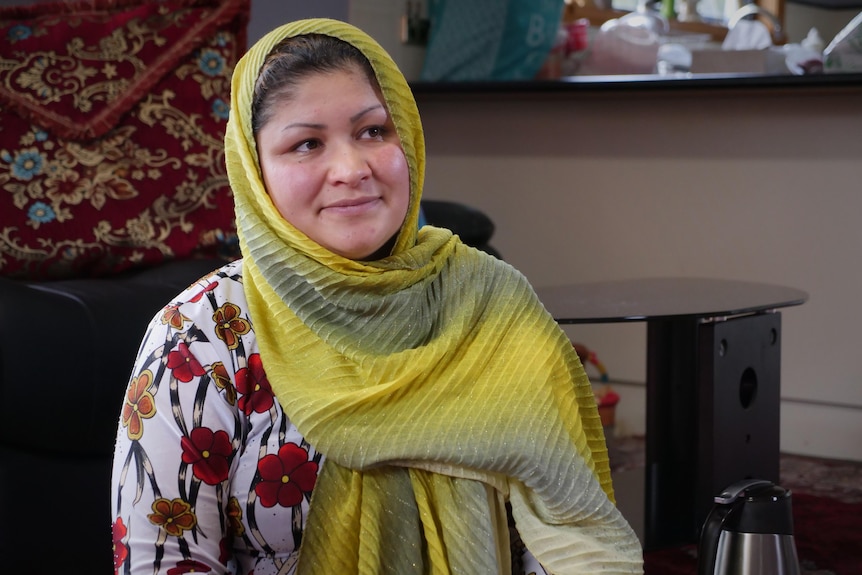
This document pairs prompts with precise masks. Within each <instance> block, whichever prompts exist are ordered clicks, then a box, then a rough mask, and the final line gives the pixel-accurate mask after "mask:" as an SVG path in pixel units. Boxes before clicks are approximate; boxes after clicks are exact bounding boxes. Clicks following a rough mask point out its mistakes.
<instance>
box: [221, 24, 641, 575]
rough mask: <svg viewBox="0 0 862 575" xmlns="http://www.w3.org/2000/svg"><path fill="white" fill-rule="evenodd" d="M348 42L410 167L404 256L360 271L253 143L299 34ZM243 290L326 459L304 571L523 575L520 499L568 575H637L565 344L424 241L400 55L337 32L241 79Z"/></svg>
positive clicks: (525, 293)
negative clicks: (268, 80) (262, 92)
mask: <svg viewBox="0 0 862 575" xmlns="http://www.w3.org/2000/svg"><path fill="white" fill-rule="evenodd" d="M307 33H317V34H325V35H329V36H334V37H336V38H339V39H341V40H344V41H346V42H348V43H350V44H352V45H354V46H356V47H357V48H358V49H359V50H360V51H361V52H362V53H363V54H364V55H365V56H366V57H367V58H368V60H369V61H370V62H371V65H372V67H373V68H374V71H375V74H376V76H377V79H378V81H379V83H380V87H381V89H382V92H383V95H384V99H385V101H386V104H387V107H388V109H389V112H390V114H391V116H392V119H393V121H394V123H395V126H396V130H397V132H398V135H399V137H400V141H401V145H402V148H403V149H404V153H405V155H406V157H407V162H408V164H409V167H410V205H409V208H408V214H407V218H406V220H405V222H404V225H403V227H402V229H401V231H400V233H399V235H398V238H397V241H396V243H395V247H394V248H393V252H392V255H391V256H389V257H386V258H384V259H382V260H379V261H373V262H360V261H353V260H348V259H345V258H343V257H340V256H338V255H336V254H333V253H331V252H329V251H328V250H326V249H324V248H323V247H321V246H319V245H317V244H315V243H314V242H312V241H311V240H310V239H308V238H307V237H306V236H305V235H304V234H302V233H301V232H299V231H298V230H297V229H296V228H294V227H293V226H291V225H290V224H289V223H287V222H286V221H285V220H284V219H283V218H282V217H281V216H280V214H279V213H278V211H277V209H276V208H275V207H274V205H273V204H272V202H271V201H270V198H269V196H268V195H267V192H266V189H265V188H264V185H263V181H262V178H261V173H260V169H259V164H258V156H257V150H256V147H255V140H254V137H253V135H252V130H251V102H252V92H253V87H254V84H255V80H256V78H257V76H258V72H259V71H260V68H261V65H262V64H263V61H264V59H265V58H266V56H267V54H268V53H269V52H270V51H271V50H272V49H273V47H274V46H275V45H276V44H278V43H279V42H280V41H281V40H282V39H284V38H286V37H292V36H297V35H302V34H307ZM225 145H226V155H227V164H228V165H227V167H228V174H229V176H230V181H231V185H232V187H233V190H234V194H235V197H236V213H237V225H238V229H239V236H240V242H241V247H242V250H243V255H244V257H245V259H244V280H243V281H244V286H245V292H246V295H247V297H248V304H249V310H250V314H251V317H252V319H253V321H254V326H255V333H256V336H257V340H258V342H259V346H260V353H261V358H262V360H263V365H264V367H265V369H266V372H267V376H268V378H269V381H270V383H271V385H272V388H273V390H274V391H275V394H276V396H277V397H278V400H279V402H280V403H281V405H282V407H283V408H284V410H285V412H286V414H287V415H288V417H289V418H290V420H291V421H292V422H293V423H294V424H295V425H296V427H297V428H298V429H299V431H300V432H301V433H302V434H303V435H304V436H305V438H306V439H307V440H308V441H309V442H310V443H311V444H312V445H314V446H315V448H316V449H317V450H318V451H320V452H321V453H323V454H324V455H325V456H326V459H325V463H324V466H323V468H322V469H321V472H320V475H319V477H318V480H317V484H316V486H315V488H314V492H313V495H312V501H311V511H310V513H309V517H308V521H307V524H306V527H305V532H304V535H303V542H302V546H301V550H300V558H299V567H298V569H299V573H303V574H304V573H317V574H326V575H333V574H342V573H363V574H365V573H367V574H372V573H373V574H376V573H392V574H397V575H404V574H408V573H417V574H419V573H432V574H449V573H461V574H465V575H479V574H496V573H507V572H508V571H509V561H510V556H509V546H508V534H507V529H506V518H505V510H504V502H505V500H506V498H509V499H510V501H511V503H512V508H513V516H514V517H515V520H516V522H517V526H518V530H519V533H520V534H521V537H522V539H523V540H524V542H525V543H526V545H527V547H528V548H529V549H530V550H531V551H532V552H533V553H534V555H536V556H537V558H538V559H539V560H540V561H541V562H542V564H543V565H544V566H545V567H546V568H548V569H549V570H550V571H551V572H553V573H558V574H568V573H571V574H574V573H578V574H585V573H640V572H641V570H642V567H641V550H640V546H639V543H638V541H637V539H636V537H635V535H634V533H633V531H632V530H631V528H630V527H629V526H628V524H627V523H626V521H625V520H624V519H623V517H622V515H620V513H619V511H618V510H617V509H616V507H615V506H614V504H613V492H612V488H611V481H610V471H609V468H608V458H607V450H606V447H605V443H604V436H603V434H602V428H601V423H600V420H599V417H598V413H597V411H596V406H595V399H594V396H593V392H592V389H591V387H590V383H589V381H588V379H587V377H586V375H585V373H584V370H583V367H582V366H581V364H580V361H579V360H578V358H577V355H576V354H575V353H574V351H573V349H572V346H571V344H570V342H569V341H568V339H567V337H566V336H565V334H564V333H563V332H562V330H560V329H559V327H558V326H557V325H556V323H555V322H554V321H553V319H552V318H551V317H550V315H549V314H548V313H547V312H546V311H545V309H544V308H543V306H542V305H541V304H540V302H539V301H538V300H537V298H536V296H535V294H534V292H533V290H532V289H531V287H530V286H529V284H528V283H527V281H526V280H525V279H524V278H523V276H522V275H521V274H519V273H518V272H517V271H516V270H514V269H513V268H512V267H511V266H509V265H507V264H505V263H503V262H501V261H499V260H497V259H495V258H492V257H490V256H487V255H486V254H484V253H481V252H479V251H477V250H475V249H473V248H470V247H467V246H465V245H464V244H463V243H461V242H460V240H459V239H458V238H457V237H455V236H453V235H452V234H451V233H450V232H448V231H446V230H442V229H437V228H432V227H428V226H426V227H424V228H423V229H422V230H421V232H419V233H418V235H417V232H416V225H417V220H418V213H419V199H420V197H421V192H422V183H423V177H424V162H425V150H424V139H423V133H422V127H421V123H420V120H419V114H418V111H417V107H416V103H415V101H414V99H413V95H412V93H411V91H410V88H409V87H408V85H407V83H406V81H405V80H404V77H403V76H402V75H401V73H400V72H399V71H398V69H397V67H396V65H395V63H394V62H393V61H392V60H391V59H390V57H389V56H388V55H387V54H386V52H385V51H384V50H383V49H382V48H381V47H380V46H379V45H378V44H377V43H375V42H374V41H373V40H372V39H371V38H369V37H368V36H367V35H366V34H364V33H363V32H361V31H360V30H358V29H356V28H354V27H352V26H350V25H347V24H344V23H342V22H337V21H333V20H325V19H315V20H304V21H299V22H294V23H291V24H288V25H285V26H283V27H281V28H278V29H276V30H274V31H273V32H271V33H270V34H268V35H267V36H265V37H264V38H263V39H261V40H260V41H259V42H258V43H257V44H256V45H255V46H254V47H253V48H252V49H251V50H250V51H249V52H248V54H247V55H246V56H245V57H243V58H242V60H241V61H240V62H239V64H238V65H237V68H236V70H235V72H234V77H233V84H232V100H231V118H230V122H229V123H228V128H227V135H226V138H225Z"/></svg>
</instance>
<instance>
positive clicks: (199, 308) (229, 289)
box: [156, 259, 248, 323]
mask: <svg viewBox="0 0 862 575" xmlns="http://www.w3.org/2000/svg"><path fill="white" fill-rule="evenodd" d="M242 274H243V265H242V260H241V259H239V260H235V261H232V262H230V263H227V264H225V265H223V266H222V267H220V268H217V269H215V270H213V271H211V272H210V273H208V274H206V275H204V276H202V277H201V278H199V279H197V280H196V281H195V282H193V283H192V284H191V285H189V286H188V287H186V288H185V289H184V290H183V291H181V292H180V293H179V294H177V295H176V296H174V297H173V298H172V299H171V300H170V301H169V302H168V303H167V304H166V305H165V306H164V307H163V308H162V309H161V310H160V311H159V312H158V313H157V315H156V320H159V319H160V318H161V321H162V323H164V317H165V316H166V315H171V314H174V315H176V314H181V316H182V317H183V318H185V319H186V320H191V321H192V322H194V323H201V322H202V323H210V322H212V321H213V314H214V313H216V312H217V310H219V309H223V308H225V306H227V307H230V308H232V309H235V310H236V311H238V312H240V313H238V314H232V315H246V313H247V307H248V306H247V303H246V297H245V290H244V289H243V284H242Z"/></svg>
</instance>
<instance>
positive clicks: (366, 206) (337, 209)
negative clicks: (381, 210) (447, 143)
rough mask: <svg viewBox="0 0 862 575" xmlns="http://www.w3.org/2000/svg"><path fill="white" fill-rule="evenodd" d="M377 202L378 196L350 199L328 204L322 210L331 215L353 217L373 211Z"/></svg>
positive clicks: (378, 200)
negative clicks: (331, 213)
mask: <svg viewBox="0 0 862 575" xmlns="http://www.w3.org/2000/svg"><path fill="white" fill-rule="evenodd" d="M379 202H380V198H379V197H378V196H373V197H363V198H350V199H346V200H339V201H337V202H333V203H331V204H328V205H327V206H326V207H324V208H323V209H324V211H329V212H333V213H338V214H345V215H353V214H360V213H363V212H366V211H368V210H371V209H374V208H375V207H376V206H377V204H378V203H379Z"/></svg>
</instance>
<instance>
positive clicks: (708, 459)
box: [695, 313, 781, 520]
mask: <svg viewBox="0 0 862 575" xmlns="http://www.w3.org/2000/svg"><path fill="white" fill-rule="evenodd" d="M780 338H781V314H779V313H763V314H755V315H748V316H741V317H735V318H731V319H727V320H723V321H710V322H707V323H703V324H701V326H700V334H699V338H698V339H699V354H698V355H699V357H700V366H699V371H700V377H699V379H700V386H699V397H698V404H699V408H698V434H697V435H698V446H699V449H698V459H699V461H698V466H697V469H698V475H699V477H698V481H697V492H696V494H695V497H696V507H695V508H696V510H697V517H698V519H699V520H702V519H704V518H706V515H707V514H708V512H709V510H710V509H711V508H712V505H713V497H714V496H715V495H717V494H718V493H720V492H721V491H722V490H723V489H724V488H725V487H727V486H728V485H730V484H732V483H735V482H737V481H739V480H741V479H748V478H757V479H766V480H768V481H772V482H774V483H778V481H779V448H780V425H781V419H780V405H781V341H780Z"/></svg>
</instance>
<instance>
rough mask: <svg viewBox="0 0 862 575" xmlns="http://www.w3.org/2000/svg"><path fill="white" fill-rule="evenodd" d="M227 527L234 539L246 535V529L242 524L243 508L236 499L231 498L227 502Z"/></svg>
mask: <svg viewBox="0 0 862 575" xmlns="http://www.w3.org/2000/svg"><path fill="white" fill-rule="evenodd" d="M227 527H228V533H231V534H232V535H233V536H234V537H242V534H243V533H245V527H244V526H243V524H242V507H240V505H239V499H237V498H236V497H231V498H230V499H228V502H227Z"/></svg>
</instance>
